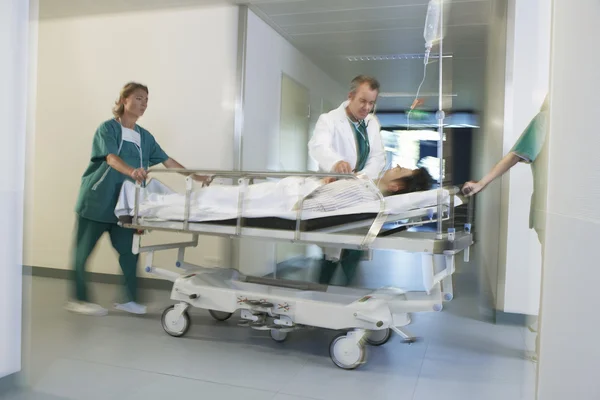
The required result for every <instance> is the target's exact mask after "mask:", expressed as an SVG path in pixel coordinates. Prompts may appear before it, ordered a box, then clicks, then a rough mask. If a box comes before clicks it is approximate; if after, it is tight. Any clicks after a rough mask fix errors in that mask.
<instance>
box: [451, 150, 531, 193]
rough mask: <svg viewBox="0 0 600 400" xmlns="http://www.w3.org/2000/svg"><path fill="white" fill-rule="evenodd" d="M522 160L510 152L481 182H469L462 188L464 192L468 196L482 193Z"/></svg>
mask: <svg viewBox="0 0 600 400" xmlns="http://www.w3.org/2000/svg"><path fill="white" fill-rule="evenodd" d="M519 161H521V158H520V157H519V156H517V155H516V154H515V153H513V152H510V153H508V154H507V155H506V156H504V158H503V159H502V160H500V162H498V164H496V165H495V166H494V168H492V170H491V171H490V172H488V173H487V175H486V176H484V177H483V179H481V180H480V181H479V182H467V183H465V185H464V186H463V188H462V192H463V193H464V194H465V195H467V196H472V195H474V194H476V193H478V192H480V191H482V190H483V189H484V188H485V187H486V186H487V185H489V184H490V183H491V182H493V181H494V180H495V179H496V178H498V177H499V176H502V175H504V174H505V173H506V171H508V170H509V169H511V168H512V167H514V166H515V165H516V164H517V163H518V162H519Z"/></svg>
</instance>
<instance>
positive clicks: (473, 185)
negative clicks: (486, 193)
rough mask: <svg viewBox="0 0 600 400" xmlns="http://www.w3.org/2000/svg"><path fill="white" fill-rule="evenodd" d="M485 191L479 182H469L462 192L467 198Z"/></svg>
mask: <svg viewBox="0 0 600 400" xmlns="http://www.w3.org/2000/svg"><path fill="white" fill-rule="evenodd" d="M481 189H483V185H482V184H481V183H479V182H473V181H471V182H467V183H465V184H464V186H463V187H462V192H463V194H464V195H465V196H473V195H474V194H477V193H479V192H480V191H481Z"/></svg>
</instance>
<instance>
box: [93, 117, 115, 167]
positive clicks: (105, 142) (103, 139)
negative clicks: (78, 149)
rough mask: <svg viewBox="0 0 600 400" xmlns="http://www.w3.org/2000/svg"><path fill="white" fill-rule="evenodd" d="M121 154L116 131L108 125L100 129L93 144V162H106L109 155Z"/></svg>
mask: <svg viewBox="0 0 600 400" xmlns="http://www.w3.org/2000/svg"><path fill="white" fill-rule="evenodd" d="M118 153H119V138H118V134H117V132H116V131H115V130H113V129H111V128H110V126H109V125H108V124H107V123H104V124H102V125H100V126H99V127H98V129H97V130H96V134H95V135H94V140H93V142H92V157H91V161H92V162H99V161H104V160H106V157H107V156H108V155H109V154H115V155H116V154H118Z"/></svg>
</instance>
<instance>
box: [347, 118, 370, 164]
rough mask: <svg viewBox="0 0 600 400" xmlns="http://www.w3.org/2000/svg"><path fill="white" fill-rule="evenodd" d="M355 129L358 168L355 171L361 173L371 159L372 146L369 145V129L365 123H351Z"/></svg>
mask: <svg viewBox="0 0 600 400" xmlns="http://www.w3.org/2000/svg"><path fill="white" fill-rule="evenodd" d="M350 122H351V123H352V127H353V128H354V136H355V138H356V151H357V158H356V167H355V171H356V172H360V171H362V170H363V168H365V165H366V164H367V160H368V159H369V153H370V152H371V144H370V143H369V137H368V136H367V127H366V126H365V124H364V122H360V123H356V122H353V121H350Z"/></svg>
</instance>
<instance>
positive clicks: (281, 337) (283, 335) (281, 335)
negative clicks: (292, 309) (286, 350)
mask: <svg viewBox="0 0 600 400" xmlns="http://www.w3.org/2000/svg"><path fill="white" fill-rule="evenodd" d="M287 337H288V334H287V332H283V331H280V330H278V329H271V339H273V340H274V341H276V342H278V343H282V342H285V340H286V339H287Z"/></svg>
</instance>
